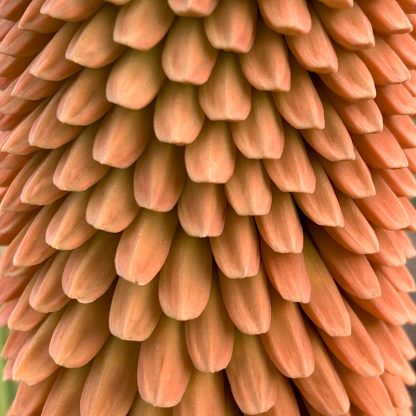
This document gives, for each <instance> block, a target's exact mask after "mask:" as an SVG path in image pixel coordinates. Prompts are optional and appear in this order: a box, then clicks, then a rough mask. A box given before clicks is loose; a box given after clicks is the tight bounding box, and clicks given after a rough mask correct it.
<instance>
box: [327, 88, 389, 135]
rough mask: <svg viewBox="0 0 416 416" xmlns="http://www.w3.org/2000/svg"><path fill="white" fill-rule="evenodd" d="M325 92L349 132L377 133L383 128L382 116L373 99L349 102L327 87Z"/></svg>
mask: <svg viewBox="0 0 416 416" xmlns="http://www.w3.org/2000/svg"><path fill="white" fill-rule="evenodd" d="M325 93H326V95H327V96H328V98H329V101H330V103H331V104H332V105H333V106H334V108H335V110H336V112H337V113H338V115H339V116H340V117H341V120H342V121H343V122H344V124H345V127H347V129H348V130H349V131H350V132H351V133H356V134H366V133H377V132H379V131H381V130H382V129H383V117H382V114H381V112H380V110H379V108H378V107H377V104H376V103H375V101H374V100H361V101H355V102H350V101H346V100H344V99H342V98H340V97H338V96H337V95H336V94H334V93H332V92H331V91H330V90H328V89H325Z"/></svg>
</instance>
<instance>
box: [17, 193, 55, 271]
mask: <svg viewBox="0 0 416 416" xmlns="http://www.w3.org/2000/svg"><path fill="white" fill-rule="evenodd" d="M58 207H59V201H58V202H55V203H53V204H51V205H46V206H44V207H43V208H42V209H41V210H40V211H39V213H38V214H37V215H36V217H34V219H33V221H32V222H31V223H30V225H29V228H28V229H27V231H26V233H25V236H24V237H23V238H22V241H21V242H20V244H19V246H18V247H17V249H16V252H15V254H14V256H13V263H14V264H15V265H16V266H33V265H36V264H40V263H42V262H43V261H44V260H46V259H47V258H48V257H50V256H51V255H52V254H53V253H55V249H54V248H52V247H50V246H49V245H48V244H47V243H46V238H45V236H46V229H47V227H48V224H49V222H50V221H51V219H52V217H53V216H54V214H55V212H56V211H57V209H58Z"/></svg>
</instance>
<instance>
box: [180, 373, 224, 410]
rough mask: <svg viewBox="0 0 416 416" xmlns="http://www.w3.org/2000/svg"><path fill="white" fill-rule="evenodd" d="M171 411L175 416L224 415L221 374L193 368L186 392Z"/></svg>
mask: <svg viewBox="0 0 416 416" xmlns="http://www.w3.org/2000/svg"><path fill="white" fill-rule="evenodd" d="M173 412H174V414H175V416H188V415H190V414H194V415H198V416H199V415H201V416H211V415H218V416H226V413H225V397H224V382H223V376H222V374H221V373H214V374H210V373H201V372H199V371H197V370H193V372H192V375H191V379H190V380H189V384H188V387H187V389H186V392H185V394H184V395H183V397H182V400H181V402H180V403H179V404H178V405H177V406H176V407H175V408H174V410H173Z"/></svg>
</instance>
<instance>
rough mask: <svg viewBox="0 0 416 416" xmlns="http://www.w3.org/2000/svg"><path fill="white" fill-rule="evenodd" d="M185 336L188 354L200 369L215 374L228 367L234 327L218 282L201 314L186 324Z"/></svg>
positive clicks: (213, 287) (213, 285)
mask: <svg viewBox="0 0 416 416" xmlns="http://www.w3.org/2000/svg"><path fill="white" fill-rule="evenodd" d="M185 335H186V345H187V348H188V352H189V355H190V357H191V360H192V363H193V365H194V366H195V368H196V369H197V370H199V371H204V372H209V373H213V372H217V371H220V370H223V369H224V368H226V367H227V365H228V363H229V362H230V360H231V354H232V351H233V345H234V325H233V323H232V322H231V320H230V319H229V317H228V316H227V311H226V310H225V307H224V303H223V300H222V298H221V294H220V292H219V288H218V283H217V282H216V281H215V280H213V282H212V286H211V294H210V297H209V300H208V304H207V305H206V307H205V309H204V311H203V312H202V314H201V315H199V317H198V318H196V319H192V320H190V321H187V322H186V323H185Z"/></svg>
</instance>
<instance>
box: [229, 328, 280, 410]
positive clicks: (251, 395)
mask: <svg viewBox="0 0 416 416" xmlns="http://www.w3.org/2000/svg"><path fill="white" fill-rule="evenodd" d="M247 354H249V355H250V360H247ZM276 371H277V370H275V369H274V368H273V365H272V363H271V361H270V360H269V358H268V357H267V355H266V353H265V351H264V349H263V347H262V345H261V343H260V340H259V338H258V337H256V336H253V335H245V334H242V333H241V332H239V331H236V334H235V342H234V350H233V356H232V358H231V361H230V363H229V364H228V367H227V369H226V372H227V377H228V381H229V382H230V385H231V391H232V394H233V396H234V399H235V401H236V402H237V404H238V407H239V408H240V409H241V410H242V411H243V412H244V413H246V414H249V415H254V414H259V413H262V412H267V411H268V410H269V409H270V408H271V407H272V406H273V405H274V404H275V402H276V396H277V385H276V383H274V378H275V373H276Z"/></svg>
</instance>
